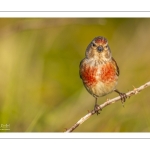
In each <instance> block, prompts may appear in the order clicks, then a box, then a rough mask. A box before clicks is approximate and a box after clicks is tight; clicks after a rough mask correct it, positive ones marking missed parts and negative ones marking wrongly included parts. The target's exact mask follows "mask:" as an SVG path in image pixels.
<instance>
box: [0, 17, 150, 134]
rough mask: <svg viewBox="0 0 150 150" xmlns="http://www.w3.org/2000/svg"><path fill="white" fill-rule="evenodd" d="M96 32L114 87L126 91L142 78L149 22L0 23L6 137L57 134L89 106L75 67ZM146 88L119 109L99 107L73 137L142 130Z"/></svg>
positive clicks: (147, 72)
mask: <svg viewBox="0 0 150 150" xmlns="http://www.w3.org/2000/svg"><path fill="white" fill-rule="evenodd" d="M99 35H100V36H104V37H106V38H107V39H108V42H109V46H110V48H111V51H112V55H113V57H114V58H115V60H116V61H117V63H118V65H119V67H120V72H121V73H120V78H119V83H118V86H117V89H119V90H120V91H122V92H127V91H129V90H132V89H133V86H135V87H139V86H140V85H142V84H144V83H146V82H147V81H149V80H150V19H149V18H39V19H37V18H1V19H0V124H10V130H9V131H7V132H64V131H65V128H70V127H71V126H72V125H73V124H74V123H76V122H77V121H78V120H79V119H80V118H81V117H83V116H84V115H85V114H86V113H87V112H88V110H92V109H93V107H94V98H93V97H92V96H91V95H90V94H89V93H88V92H87V91H86V90H85V88H84V87H83V84H82V81H81V79H80V78H79V63H80V61H81V60H82V59H83V58H84V56H85V49H86V47H87V45H88V44H89V43H90V41H91V40H92V39H93V38H94V37H96V36H99ZM149 91H150V88H147V89H145V90H144V91H142V92H141V93H140V94H138V95H135V96H132V97H131V98H130V99H127V101H126V102H125V107H122V104H121V102H117V103H115V104H112V105H110V106H108V107H106V108H104V109H103V110H102V112H101V114H100V115H98V116H97V115H94V116H92V117H91V118H90V119H88V120H87V121H86V122H84V123H83V124H82V125H81V126H79V127H78V128H77V129H76V130H75V131H74V132H149V131H150V92H149ZM116 96H118V95H117V94H116V93H112V94H109V95H107V96H105V97H101V98H99V100H98V103H99V104H101V103H103V102H105V101H106V99H107V98H109V99H110V98H113V97H116ZM5 132H6V131H5Z"/></svg>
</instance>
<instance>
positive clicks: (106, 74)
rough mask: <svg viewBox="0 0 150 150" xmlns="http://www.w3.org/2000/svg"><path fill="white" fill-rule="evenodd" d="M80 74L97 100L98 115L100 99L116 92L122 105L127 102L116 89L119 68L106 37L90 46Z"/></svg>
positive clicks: (95, 106) (98, 38)
mask: <svg viewBox="0 0 150 150" xmlns="http://www.w3.org/2000/svg"><path fill="white" fill-rule="evenodd" d="M79 74H80V78H81V79H82V81H83V84H84V86H85V88H86V89H87V91H88V92H89V93H90V94H91V95H92V96H93V97H94V98H95V105H94V110H95V112H96V113H97V115H98V114H99V111H98V110H97V108H98V104H97V98H98V97H102V96H105V95H107V94H109V93H111V92H113V91H115V92H117V93H118V94H119V95H120V96H121V101H122V103H123V102H125V100H126V98H127V96H126V94H125V93H121V92H119V91H118V90H117V89H116V85H117V82H118V76H119V67H118V65H117V63H116V61H115V59H114V58H113V57H112V54H111V50H110V47H109V45H108V41H107V39H106V38H105V37H102V36H98V37H95V38H94V39H93V40H92V41H91V43H90V44H89V45H88V47H87V49H86V52H85V58H84V59H83V60H82V61H81V62H80V66H79Z"/></svg>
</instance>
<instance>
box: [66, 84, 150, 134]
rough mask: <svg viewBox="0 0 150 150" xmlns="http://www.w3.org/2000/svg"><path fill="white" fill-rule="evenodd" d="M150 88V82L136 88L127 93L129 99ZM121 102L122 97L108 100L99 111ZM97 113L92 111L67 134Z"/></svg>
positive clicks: (100, 106)
mask: <svg viewBox="0 0 150 150" xmlns="http://www.w3.org/2000/svg"><path fill="white" fill-rule="evenodd" d="M148 86H150V81H149V82H147V83H145V84H144V85H142V86H140V87H139V88H135V87H134V89H133V90H132V91H129V92H127V93H126V96H127V97H131V96H132V95H136V94H138V93H139V92H140V91H142V90H144V89H145V88H146V87H148ZM119 100H121V97H120V96H118V97H115V98H113V99H110V100H107V101H106V102H104V103H103V104H101V105H99V107H98V109H97V110H100V109H102V108H104V107H106V106H108V105H110V104H112V103H115V102H117V101H119ZM95 113H96V112H95V110H92V111H91V112H90V113H88V114H87V115H85V116H84V117H82V118H81V119H80V120H79V121H78V122H77V123H75V124H74V125H73V126H72V127H71V128H70V129H68V130H66V132H72V131H73V130H75V129H76V128H77V127H78V126H79V125H81V124H82V123H83V122H85V121H86V120H87V119H88V118H90V117H91V116H92V115H94V114H95Z"/></svg>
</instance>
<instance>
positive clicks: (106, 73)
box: [80, 63, 118, 86]
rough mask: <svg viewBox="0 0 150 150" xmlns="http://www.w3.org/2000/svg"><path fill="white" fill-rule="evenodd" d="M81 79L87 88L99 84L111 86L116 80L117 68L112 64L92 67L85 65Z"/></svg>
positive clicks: (81, 72)
mask: <svg viewBox="0 0 150 150" xmlns="http://www.w3.org/2000/svg"><path fill="white" fill-rule="evenodd" d="M80 75H81V78H82V80H83V82H84V83H85V84H86V85H87V86H92V85H96V84H97V83H98V82H103V83H106V84H109V83H111V82H113V81H115V80H116V79H118V76H117V75H116V67H115V66H114V65H113V64H112V63H106V64H100V65H90V64H88V63H85V64H84V65H83V66H82V68H81V71H80Z"/></svg>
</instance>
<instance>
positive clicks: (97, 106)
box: [94, 104, 102, 115]
mask: <svg viewBox="0 0 150 150" xmlns="http://www.w3.org/2000/svg"><path fill="white" fill-rule="evenodd" d="M99 108H100V106H99V105H98V104H95V105H94V110H95V112H96V114H97V115H98V114H100V112H99V111H100V110H102V108H100V109H99Z"/></svg>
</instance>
